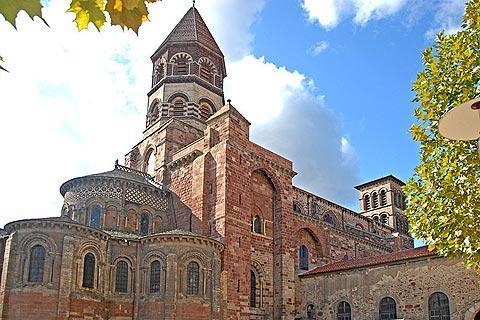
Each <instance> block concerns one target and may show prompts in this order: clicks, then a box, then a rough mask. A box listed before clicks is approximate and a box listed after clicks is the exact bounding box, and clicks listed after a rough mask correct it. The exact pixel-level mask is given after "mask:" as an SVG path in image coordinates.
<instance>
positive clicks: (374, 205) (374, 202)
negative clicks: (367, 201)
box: [372, 192, 378, 208]
mask: <svg viewBox="0 0 480 320" xmlns="http://www.w3.org/2000/svg"><path fill="white" fill-rule="evenodd" d="M372 202H373V207H374V208H378V194H377V193H376V192H374V193H373V194H372Z"/></svg>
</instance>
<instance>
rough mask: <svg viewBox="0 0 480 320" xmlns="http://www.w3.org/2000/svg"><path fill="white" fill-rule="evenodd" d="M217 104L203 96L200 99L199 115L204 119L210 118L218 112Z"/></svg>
mask: <svg viewBox="0 0 480 320" xmlns="http://www.w3.org/2000/svg"><path fill="white" fill-rule="evenodd" d="M216 111H217V110H216V108H215V105H214V104H213V102H212V101H211V100H210V99H208V98H201V99H199V100H198V115H199V116H200V118H201V119H202V120H204V121H206V120H207V119H208V118H210V117H211V116H212V115H213V114H214V113H215V112H216Z"/></svg>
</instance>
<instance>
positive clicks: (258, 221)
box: [252, 216, 262, 233]
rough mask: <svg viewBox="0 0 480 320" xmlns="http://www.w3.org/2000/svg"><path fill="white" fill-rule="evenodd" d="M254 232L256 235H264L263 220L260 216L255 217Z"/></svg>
mask: <svg viewBox="0 0 480 320" xmlns="http://www.w3.org/2000/svg"><path fill="white" fill-rule="evenodd" d="M252 224H253V226H252V227H253V232H255V233H262V219H260V217H259V216H255V218H253V223H252Z"/></svg>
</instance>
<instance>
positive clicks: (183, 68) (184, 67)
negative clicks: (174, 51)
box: [176, 57, 188, 75]
mask: <svg viewBox="0 0 480 320" xmlns="http://www.w3.org/2000/svg"><path fill="white" fill-rule="evenodd" d="M176 71H177V72H176V74H177V75H186V74H188V61H187V59H186V58H183V57H180V58H178V60H177V65H176Z"/></svg>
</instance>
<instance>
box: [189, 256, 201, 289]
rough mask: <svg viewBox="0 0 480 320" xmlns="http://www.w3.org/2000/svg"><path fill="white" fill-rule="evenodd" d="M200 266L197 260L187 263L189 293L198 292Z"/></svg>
mask: <svg viewBox="0 0 480 320" xmlns="http://www.w3.org/2000/svg"><path fill="white" fill-rule="evenodd" d="M199 282H200V266H199V265H198V263H196V262H195V261H192V262H190V263H189V264H188V265H187V294H198V284H199Z"/></svg>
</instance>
